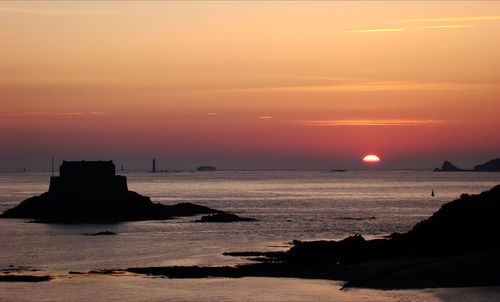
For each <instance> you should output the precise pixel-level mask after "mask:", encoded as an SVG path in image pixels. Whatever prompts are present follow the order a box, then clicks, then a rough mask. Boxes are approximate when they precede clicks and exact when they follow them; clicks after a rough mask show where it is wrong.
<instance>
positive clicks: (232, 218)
mask: <svg viewBox="0 0 500 302" xmlns="http://www.w3.org/2000/svg"><path fill="white" fill-rule="evenodd" d="M237 221H255V219H253V218H245V217H240V216H238V215H235V214H231V213H226V212H224V213H217V214H211V215H205V216H202V217H201V218H200V219H199V220H195V221H194V222H237Z"/></svg>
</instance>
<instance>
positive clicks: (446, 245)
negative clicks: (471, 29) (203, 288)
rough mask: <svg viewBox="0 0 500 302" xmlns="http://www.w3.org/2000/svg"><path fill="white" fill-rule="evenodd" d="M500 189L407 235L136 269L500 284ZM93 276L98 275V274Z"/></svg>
mask: <svg viewBox="0 0 500 302" xmlns="http://www.w3.org/2000/svg"><path fill="white" fill-rule="evenodd" d="M498 213H500V185H499V186H496V187H494V188H492V189H490V190H489V191H486V192H483V193H481V194H478V195H468V194H462V196H461V197H460V199H457V200H454V201H452V202H450V203H447V204H445V205H443V206H442V207H441V209H439V210H438V211H437V212H435V213H434V214H433V215H432V216H431V217H430V218H428V219H426V220H424V221H421V222H420V223H418V224H416V225H415V226H414V227H413V229H411V230H410V231H408V232H406V233H403V234H400V233H394V234H392V235H390V236H389V238H386V239H374V240H365V239H364V238H363V237H362V236H359V235H355V236H351V237H348V238H346V239H343V240H341V241H312V242H302V241H294V245H293V247H292V248H290V249H289V250H288V251H284V252H233V253H225V255H230V256H239V257H254V258H250V259H252V260H258V261H259V263H252V264H244V265H238V266H221V267H199V266H190V267H183V266H174V267H145V268H129V269H125V270H117V271H112V270H107V271H106V272H107V273H108V274H109V273H113V272H123V271H128V272H133V273H138V274H148V275H158V276H166V277H171V278H203V277H210V276H212V277H245V276H262V277H299V278H317V279H332V280H345V281H346V284H345V286H347V287H349V286H352V287H368V288H379V289H395V288H426V287H459V286H492V285H495V286H496V285H500V274H498V271H499V270H500V219H498ZM94 273H95V272H94Z"/></svg>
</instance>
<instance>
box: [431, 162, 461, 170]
mask: <svg viewBox="0 0 500 302" xmlns="http://www.w3.org/2000/svg"><path fill="white" fill-rule="evenodd" d="M434 171H435V172H456V171H463V170H462V169H460V168H458V167H457V166H455V165H454V164H452V163H451V162H449V161H447V160H445V161H444V162H443V165H442V166H441V169H439V168H436V169H434Z"/></svg>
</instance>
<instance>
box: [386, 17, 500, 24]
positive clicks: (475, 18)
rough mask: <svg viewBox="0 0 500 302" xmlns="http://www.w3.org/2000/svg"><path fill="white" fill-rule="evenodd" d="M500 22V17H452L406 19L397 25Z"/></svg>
mask: <svg viewBox="0 0 500 302" xmlns="http://www.w3.org/2000/svg"><path fill="white" fill-rule="evenodd" d="M492 20H500V16H472V17H451V18H419V19H406V20H399V21H396V22H395V23H409V22H448V21H449V22H456V21H492Z"/></svg>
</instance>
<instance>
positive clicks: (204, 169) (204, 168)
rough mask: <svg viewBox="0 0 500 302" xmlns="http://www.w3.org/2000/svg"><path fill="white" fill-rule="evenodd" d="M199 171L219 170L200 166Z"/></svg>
mask: <svg viewBox="0 0 500 302" xmlns="http://www.w3.org/2000/svg"><path fill="white" fill-rule="evenodd" d="M196 170H197V171H217V168H215V167H214V166H199V167H198V168H196Z"/></svg>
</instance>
